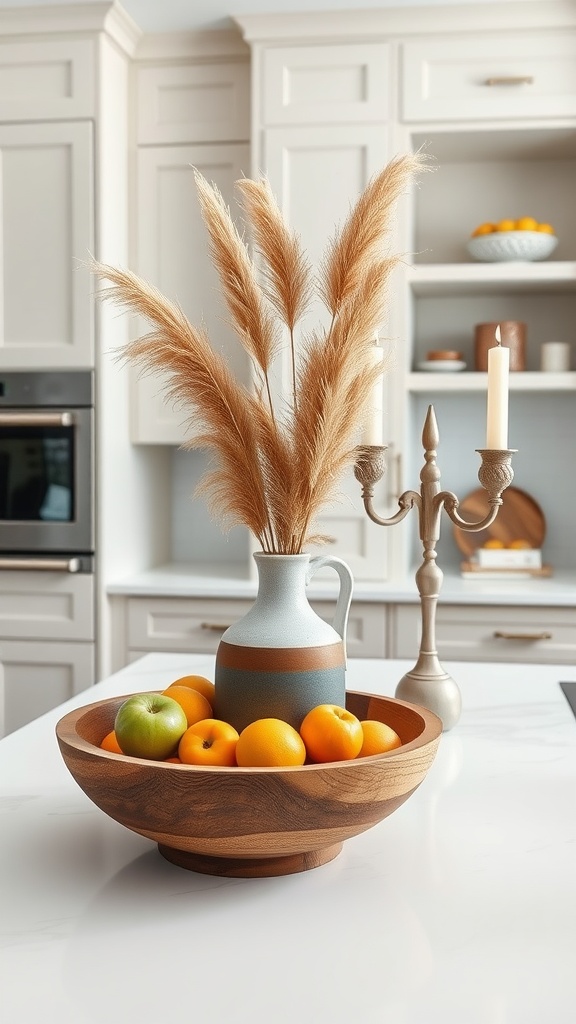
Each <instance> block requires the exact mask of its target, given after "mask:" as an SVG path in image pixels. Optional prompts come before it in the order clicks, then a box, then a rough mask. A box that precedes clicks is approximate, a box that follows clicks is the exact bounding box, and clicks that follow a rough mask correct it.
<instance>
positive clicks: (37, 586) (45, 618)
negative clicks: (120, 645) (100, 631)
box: [0, 569, 95, 641]
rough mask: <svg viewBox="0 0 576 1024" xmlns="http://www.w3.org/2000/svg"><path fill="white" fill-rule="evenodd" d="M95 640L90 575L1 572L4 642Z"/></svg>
mask: <svg viewBox="0 0 576 1024" xmlns="http://www.w3.org/2000/svg"><path fill="white" fill-rule="evenodd" d="M2 637H4V638H5V639H22V640H24V639H26V638H27V639H30V640H41V639H42V640H90V641H93V640H94V638H95V621H94V577H93V576H92V574H90V573H73V572H51V571H47V570H42V571H41V572H39V571H15V570H9V569H2V570H0V639H1V638H2Z"/></svg>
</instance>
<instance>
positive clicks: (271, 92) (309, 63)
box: [259, 43, 391, 125]
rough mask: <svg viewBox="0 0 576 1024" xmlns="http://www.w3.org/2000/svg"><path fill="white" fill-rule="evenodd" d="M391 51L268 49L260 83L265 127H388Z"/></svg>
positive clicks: (370, 47) (365, 47)
mask: <svg viewBox="0 0 576 1024" xmlns="http://www.w3.org/2000/svg"><path fill="white" fill-rule="evenodd" d="M389 51H390V48H389V46H387V45H386V44H382V43H362V44H360V43H357V44H355V45H349V44H347V45H326V46H273V47H269V48H265V49H264V51H263V54H262V76H261V78H260V79H259V82H260V90H261V95H260V97H259V104H260V106H261V108H262V120H263V122H264V124H266V125H274V124H276V125H279V124H285V125H289V124H292V125H303V124H316V125H318V124H321V125H326V124H340V125H341V124H344V123H354V124H358V123H359V122H371V123H372V124H374V123H375V122H386V121H387V120H388V117H389V114H390V109H389V104H390V98H391V92H390V87H389V75H390V58H389Z"/></svg>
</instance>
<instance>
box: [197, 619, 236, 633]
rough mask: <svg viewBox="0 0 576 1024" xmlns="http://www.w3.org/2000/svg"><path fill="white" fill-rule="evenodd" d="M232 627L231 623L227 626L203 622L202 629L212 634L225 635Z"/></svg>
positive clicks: (219, 623)
mask: <svg viewBox="0 0 576 1024" xmlns="http://www.w3.org/2000/svg"><path fill="white" fill-rule="evenodd" d="M231 625H232V623H231V622H229V623H228V624H227V625H223V624H222V623H221V622H201V623H200V629H207V630H210V632H212V633H224V632H225V630H227V629H229V628H230V626H231Z"/></svg>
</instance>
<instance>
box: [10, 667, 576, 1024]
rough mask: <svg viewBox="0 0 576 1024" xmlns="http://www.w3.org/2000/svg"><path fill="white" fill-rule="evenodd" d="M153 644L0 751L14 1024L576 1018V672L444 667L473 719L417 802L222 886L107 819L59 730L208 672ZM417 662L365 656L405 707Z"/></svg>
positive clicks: (535, 1023)
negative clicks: (332, 853)
mask: <svg viewBox="0 0 576 1024" xmlns="http://www.w3.org/2000/svg"><path fill="white" fill-rule="evenodd" d="M213 664H214V661H213V658H212V657H211V656H200V655H196V656H190V655H181V654H172V655H170V654H162V655H160V654H151V655H148V656H146V657H145V658H143V659H141V660H140V661H138V662H135V663H134V664H132V665H130V666H129V667H127V668H125V669H123V670H122V671H121V672H118V673H116V674H115V675H114V676H112V677H110V678H109V679H108V680H105V681H104V682H102V683H99V684H98V685H97V686H95V687H94V688H92V689H90V690H89V691H84V693H82V694H80V695H78V696H76V697H75V698H74V699H72V700H70V701H68V702H67V703H66V704H64V705H62V706H61V707H60V708H57V709H55V710H54V711H51V712H49V713H48V714H46V715H44V716H43V717H42V718H39V719H37V720H36V721H34V722H32V723H30V724H29V725H27V726H25V727H24V728H23V729H21V730H19V731H17V732H15V733H12V734H11V735H10V736H7V737H6V738H5V739H3V740H2V741H0V819H1V820H0V836H1V839H0V908H1V910H0V933H1V935H2V942H1V947H0V1007H1V1010H2V1019H3V1020H5V1021H6V1022H10V1024H28V1022H29V1021H33V1020H34V1021H42V1024H56V1022H57V1024H102V1022H103V1021H105V1022H106V1024H169V1022H171V1021H180V1022H181V1021H191V1022H195V1021H204V1022H211V1024H229V1022H234V1024H248V1022H250V1024H295V1022H301V1024H312V1022H314V1024H386V1022H390V1024H541V1022H542V1021H543V1020H550V1021H553V1022H554V1024H573V1021H574V1020H575V1019H576V1007H575V1001H576V986H575V982H574V952H575V950H576V884H575V875H574V871H575V867H574V865H575V863H576V861H575V855H576V719H575V718H574V716H573V714H572V712H571V710H570V708H569V706H568V703H567V701H566V699H565V697H564V695H563V693H562V691H561V689H560V686H559V681H560V680H573V681H576V667H575V668H570V667H566V666H545V665H544V666H542V665H541V666H529V665H502V664H481V665H476V664H469V663H456V662H453V663H446V666H445V667H446V668H447V669H448V670H449V671H450V672H451V674H452V675H453V677H454V678H455V679H456V680H457V681H458V683H459V685H460V688H461V690H462V696H463V713H462V717H461V719H460V722H459V723H458V725H457V726H456V727H455V728H454V729H453V730H451V731H450V732H449V733H445V734H444V735H443V736H442V739H441V743H440V747H439V751H438V755H437V757H436V760H435V761H434V764H433V765H432V768H431V770H430V772H429V774H428V776H427V777H426V779H425V780H424V782H423V783H422V785H421V786H420V788H419V789H418V790H417V791H416V792H415V793H414V794H413V795H412V796H411V797H410V799H409V800H408V801H407V802H406V803H405V804H404V805H403V806H402V807H400V808H399V809H398V810H397V811H396V812H395V813H394V814H392V815H391V816H390V817H389V818H387V819H385V820H384V821H383V822H381V823H379V824H378V825H376V826H375V827H374V828H372V829H370V830H369V831H368V832H365V833H364V834H363V835H361V836H357V837H355V838H354V839H349V840H348V841H347V842H346V843H345V844H344V848H343V851H342V853H341V854H340V855H339V856H338V857H337V858H336V859H335V860H334V861H332V862H331V863H329V864H326V865H324V866H323V867H320V868H316V869H314V870H312V871H308V872H304V873H302V874H295V875H289V876H284V877H282V878H263V879H225V878H216V877H211V876H208V875H199V874H195V873H192V872H188V871H185V870H183V869H181V868H178V867H176V866H174V865H172V864H170V863H169V862H167V861H165V860H164V859H163V858H162V857H161V856H160V854H159V853H158V851H157V849H156V846H155V845H154V844H153V843H152V842H150V841H149V840H147V839H144V838H143V837H141V836H138V835H136V834H133V833H132V832H130V831H128V830H127V829H125V828H123V827H122V826H121V825H119V824H117V823H116V822H114V821H113V820H111V819H109V818H108V817H106V815H104V814H103V813H102V812H101V811H100V810H98V809H97V808H96V807H95V806H94V805H93V804H91V803H90V801H89V800H88V799H87V797H85V796H84V794H83V793H82V791H81V790H80V789H79V788H78V786H77V785H76V783H75V782H74V780H73V779H72V777H71V776H70V775H69V774H68V771H67V769H66V767H65V765H64V762H63V761H62V759H61V756H60V753H59V750H58V746H57V742H56V739H55V735H54V727H55V724H56V722H57V721H58V719H59V718H60V717H61V716H62V715H63V714H65V713H66V712H68V711H69V710H71V709H72V708H73V707H77V706H80V705H84V704H88V703H91V702H92V701H94V700H98V699H101V698H102V697H105V696H111V695H114V694H124V693H132V692H135V691H138V690H147V689H158V688H163V687H165V686H166V685H167V684H168V683H169V682H171V681H172V680H173V679H174V678H177V676H179V675H182V674H184V673H186V672H199V673H201V674H205V675H209V676H210V675H211V674H212V672H213ZM409 667H411V663H409V662H405V661H371V660H358V661H350V663H349V669H348V687H349V688H350V689H362V690H370V691H372V692H375V693H382V694H388V695H392V694H393V693H394V689H395V686H396V683H397V681H398V679H399V678H400V677H401V675H402V674H403V673H404V671H406V669H407V668H409Z"/></svg>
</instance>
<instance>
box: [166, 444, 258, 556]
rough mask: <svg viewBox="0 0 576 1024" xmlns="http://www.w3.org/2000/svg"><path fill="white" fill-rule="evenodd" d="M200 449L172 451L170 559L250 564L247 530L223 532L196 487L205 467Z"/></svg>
mask: <svg viewBox="0 0 576 1024" xmlns="http://www.w3.org/2000/svg"><path fill="white" fill-rule="evenodd" d="M208 463H209V458H208V455H207V454H206V453H205V452H203V451H183V450H180V449H178V448H177V449H175V450H174V452H173V453H172V524H171V526H172V560H173V561H174V562H182V563H187V564H198V565H206V564H207V563H211V564H214V563H216V564H218V565H226V564H230V565H238V564H241V565H246V572H247V573H248V567H249V564H250V548H249V534H248V531H247V530H245V529H243V528H242V527H235V528H234V529H232V530H230V532H229V533H223V532H222V530H221V528H220V525H219V524H218V523H217V522H216V521H215V520H214V519H212V517H211V515H210V513H209V511H208V506H207V504H206V500H205V498H204V497H202V496H199V497H195V496H194V492H195V490H196V487H197V485H198V483H199V481H200V479H201V477H202V476H203V475H204V473H205V472H206V470H207V468H208Z"/></svg>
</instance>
